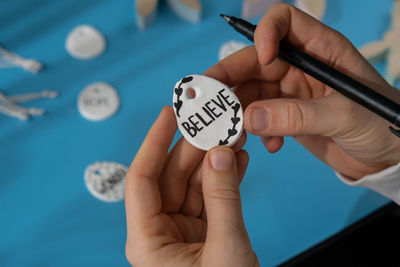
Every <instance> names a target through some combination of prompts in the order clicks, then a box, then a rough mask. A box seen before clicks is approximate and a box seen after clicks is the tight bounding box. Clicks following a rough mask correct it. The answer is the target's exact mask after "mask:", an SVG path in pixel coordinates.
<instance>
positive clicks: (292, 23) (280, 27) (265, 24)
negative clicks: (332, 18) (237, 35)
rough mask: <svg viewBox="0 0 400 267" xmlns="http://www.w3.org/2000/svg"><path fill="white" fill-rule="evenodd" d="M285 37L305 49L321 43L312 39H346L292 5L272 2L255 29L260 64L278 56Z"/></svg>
mask: <svg viewBox="0 0 400 267" xmlns="http://www.w3.org/2000/svg"><path fill="white" fill-rule="evenodd" d="M321 37H324V38H321ZM284 38H285V39H287V40H288V41H289V42H290V43H291V44H293V45H295V46H297V47H300V48H304V49H305V50H307V46H309V45H311V46H314V49H311V50H315V48H316V47H315V45H317V46H321V45H320V44H312V42H313V40H316V39H318V42H319V43H321V42H322V43H324V44H329V42H330V41H332V40H335V42H334V43H335V44H337V43H338V42H337V40H338V39H343V40H344V39H345V38H344V37H343V36H342V35H341V34H340V33H338V32H336V31H335V30H333V29H331V28H329V27H327V26H325V25H323V24H322V23H320V22H319V21H318V20H316V19H314V18H313V17H311V16H309V15H308V14H306V13H304V12H302V11H300V10H299V9H297V8H295V7H294V6H292V5H289V4H285V3H277V4H274V5H273V6H271V8H270V9H269V10H268V11H267V12H266V14H265V15H264V16H263V17H262V18H261V20H260V21H259V23H258V25H257V28H256V31H255V35H254V43H255V46H256V48H257V51H258V59H259V62H260V64H262V65H267V64H269V63H271V62H272V61H273V60H274V59H275V58H276V57H277V56H278V51H279V42H280V41H281V40H282V39H284ZM326 47H327V46H326V45H325V52H326V51H328V49H326ZM329 48H332V46H329ZM335 50H336V49H335ZM328 52H329V53H325V54H328V55H323V56H324V57H325V59H329V57H330V56H331V55H330V54H331V53H330V52H331V51H328ZM342 52H343V51H342Z"/></svg>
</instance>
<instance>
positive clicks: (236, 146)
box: [231, 129, 247, 152]
mask: <svg viewBox="0 0 400 267" xmlns="http://www.w3.org/2000/svg"><path fill="white" fill-rule="evenodd" d="M246 141H247V133H246V131H245V130H244V129H243V131H242V134H241V135H240V137H239V139H238V140H237V141H236V143H235V144H233V146H232V147H231V148H232V150H233V151H235V152H238V151H240V150H241V149H242V148H243V146H244V145H245V144H246Z"/></svg>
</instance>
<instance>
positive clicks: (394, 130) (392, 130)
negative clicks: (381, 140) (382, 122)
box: [389, 126, 400, 137]
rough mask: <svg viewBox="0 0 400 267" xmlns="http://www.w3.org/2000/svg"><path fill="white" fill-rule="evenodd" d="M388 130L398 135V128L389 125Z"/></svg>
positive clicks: (399, 133)
mask: <svg viewBox="0 0 400 267" xmlns="http://www.w3.org/2000/svg"><path fill="white" fill-rule="evenodd" d="M389 130H390V131H391V132H392V133H393V134H395V135H397V136H398V137H400V130H396V129H395V128H393V127H392V126H389Z"/></svg>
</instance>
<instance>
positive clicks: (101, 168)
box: [85, 161, 128, 202]
mask: <svg viewBox="0 0 400 267" xmlns="http://www.w3.org/2000/svg"><path fill="white" fill-rule="evenodd" d="M127 171H128V168H127V167H126V166H124V165H122V164H119V163H116V162H107V161H104V162H95V163H93V164H91V165H89V166H88V167H87V168H86V170H85V184H86V187H87V189H88V190H89V192H90V193H91V194H92V195H93V196H94V197H96V198H98V199H100V200H103V201H106V202H116V201H121V200H122V199H124V195H125V176H126V172H127Z"/></svg>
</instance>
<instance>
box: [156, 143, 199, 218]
mask: <svg viewBox="0 0 400 267" xmlns="http://www.w3.org/2000/svg"><path fill="white" fill-rule="evenodd" d="M204 154H205V151H203V150H200V149H198V148H196V147H194V146H193V145H191V144H190V143H189V142H188V141H186V140H185V139H184V138H181V139H180V140H179V141H178V142H177V144H176V145H175V146H174V148H173V149H172V150H171V152H170V153H169V156H168V160H167V163H166V164H165V167H164V170H163V172H162V175H161V178H160V180H159V185H160V192H161V198H162V204H163V208H162V210H163V211H164V212H165V213H170V212H178V211H179V209H180V208H181V206H182V203H183V201H184V200H185V194H186V187H187V181H188V179H189V178H190V176H191V174H192V173H193V171H194V170H195V169H196V166H197V165H198V164H199V163H200V161H201V160H202V158H203V156H204Z"/></svg>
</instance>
